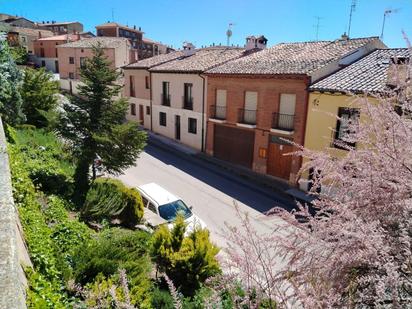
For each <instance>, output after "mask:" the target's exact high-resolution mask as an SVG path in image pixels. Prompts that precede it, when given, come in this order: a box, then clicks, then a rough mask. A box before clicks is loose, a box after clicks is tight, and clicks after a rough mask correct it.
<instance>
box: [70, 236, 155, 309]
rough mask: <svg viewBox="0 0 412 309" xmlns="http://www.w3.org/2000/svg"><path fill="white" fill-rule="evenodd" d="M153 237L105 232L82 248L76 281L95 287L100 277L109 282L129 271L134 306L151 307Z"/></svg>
mask: <svg viewBox="0 0 412 309" xmlns="http://www.w3.org/2000/svg"><path fill="white" fill-rule="evenodd" d="M149 241H150V235H149V234H147V233H145V232H141V231H131V230H125V229H119V228H111V229H107V230H103V231H102V232H101V233H99V235H97V237H96V238H95V239H94V240H92V241H91V242H90V243H87V244H85V245H84V246H81V247H79V248H78V252H77V253H76V254H75V257H74V266H75V267H74V268H75V273H74V274H75V279H76V282H79V283H80V284H82V285H86V284H88V283H93V282H94V281H95V280H96V278H97V277H98V276H99V274H101V275H103V276H105V277H106V278H109V277H110V276H112V275H114V274H116V273H117V270H118V269H125V270H126V272H127V275H128V279H129V282H130V286H131V289H130V296H131V300H132V303H134V304H140V306H141V307H142V304H146V305H147V304H150V289H151V281H150V279H149V274H150V271H151V263H150V258H149V255H148V249H149Z"/></svg>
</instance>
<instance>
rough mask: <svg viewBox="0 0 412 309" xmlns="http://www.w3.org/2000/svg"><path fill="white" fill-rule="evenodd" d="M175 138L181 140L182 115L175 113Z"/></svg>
mask: <svg viewBox="0 0 412 309" xmlns="http://www.w3.org/2000/svg"><path fill="white" fill-rule="evenodd" d="M175 139H177V140H178V141H180V116H179V115H175Z"/></svg>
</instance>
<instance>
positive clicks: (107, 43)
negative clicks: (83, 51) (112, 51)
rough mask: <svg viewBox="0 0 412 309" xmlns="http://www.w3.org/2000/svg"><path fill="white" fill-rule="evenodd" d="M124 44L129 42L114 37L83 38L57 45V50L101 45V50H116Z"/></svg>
mask: <svg viewBox="0 0 412 309" xmlns="http://www.w3.org/2000/svg"><path fill="white" fill-rule="evenodd" d="M125 42H129V40H128V39H126V38H116V37H104V36H99V37H93V38H85V39H82V40H79V41H75V42H70V43H66V44H62V45H59V46H58V47H59V48H65V47H77V48H92V47H93V46H96V45H98V44H99V43H100V44H101V46H102V48H116V47H119V46H120V45H122V44H124V43H125Z"/></svg>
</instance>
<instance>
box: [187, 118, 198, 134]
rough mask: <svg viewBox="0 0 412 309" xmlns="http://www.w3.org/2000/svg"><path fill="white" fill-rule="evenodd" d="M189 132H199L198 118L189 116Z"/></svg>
mask: <svg viewBox="0 0 412 309" xmlns="http://www.w3.org/2000/svg"><path fill="white" fill-rule="evenodd" d="M188 132H189V133H192V134H196V133H197V119H195V118H189V124H188Z"/></svg>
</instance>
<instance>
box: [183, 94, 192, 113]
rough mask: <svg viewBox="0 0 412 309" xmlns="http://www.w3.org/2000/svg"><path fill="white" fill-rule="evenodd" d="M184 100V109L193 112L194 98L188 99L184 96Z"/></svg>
mask: <svg viewBox="0 0 412 309" xmlns="http://www.w3.org/2000/svg"><path fill="white" fill-rule="evenodd" d="M182 100H183V109H188V110H191V111H192V110H193V98H192V97H190V98H188V97H185V96H183V97H182Z"/></svg>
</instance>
